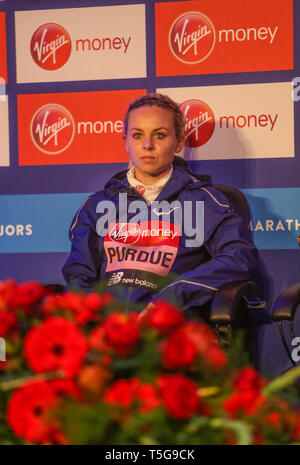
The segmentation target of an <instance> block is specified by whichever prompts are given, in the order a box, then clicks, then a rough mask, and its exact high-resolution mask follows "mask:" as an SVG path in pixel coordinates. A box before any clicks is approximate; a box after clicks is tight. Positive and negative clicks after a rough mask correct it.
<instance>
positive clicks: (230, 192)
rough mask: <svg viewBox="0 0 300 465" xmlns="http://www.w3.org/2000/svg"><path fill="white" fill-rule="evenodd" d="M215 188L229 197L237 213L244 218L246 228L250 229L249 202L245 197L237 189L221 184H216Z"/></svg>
mask: <svg viewBox="0 0 300 465" xmlns="http://www.w3.org/2000/svg"><path fill="white" fill-rule="evenodd" d="M213 187H214V188H215V189H217V190H219V191H220V192H222V194H224V195H225V196H226V197H227V199H228V200H229V203H230V204H231V205H232V207H233V210H234V211H235V213H237V214H238V215H239V216H241V217H242V218H243V220H244V223H245V226H246V228H248V220H249V214H248V202H247V199H246V197H245V195H244V194H243V193H242V192H241V191H239V190H238V189H236V188H235V187H231V186H223V185H221V184H214V185H213Z"/></svg>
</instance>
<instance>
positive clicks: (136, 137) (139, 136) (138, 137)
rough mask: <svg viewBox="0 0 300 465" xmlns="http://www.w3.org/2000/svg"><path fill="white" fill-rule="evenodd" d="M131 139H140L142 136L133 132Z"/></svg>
mask: <svg viewBox="0 0 300 465" xmlns="http://www.w3.org/2000/svg"><path fill="white" fill-rule="evenodd" d="M132 137H133V138H134V139H140V138H141V137H142V134H141V133H140V132H135V133H133V134H132Z"/></svg>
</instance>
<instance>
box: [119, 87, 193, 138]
mask: <svg viewBox="0 0 300 465" xmlns="http://www.w3.org/2000/svg"><path fill="white" fill-rule="evenodd" d="M145 105H147V106H150V107H151V106H157V107H160V108H164V109H165V110H170V111H171V112H172V114H173V119H174V127H175V134H176V138H177V140H178V141H180V140H182V137H183V135H184V123H185V121H184V115H183V113H182V111H181V109H180V107H179V105H178V104H177V103H176V102H174V101H173V100H172V99H170V97H168V96H167V95H163V94H158V93H152V94H147V95H142V96H141V97H139V98H137V99H136V100H134V101H133V102H131V103H130V105H129V107H128V109H127V112H126V114H125V117H124V132H123V138H124V139H125V137H126V136H127V130H128V119H129V114H130V112H131V111H132V110H135V109H136V108H140V107H143V106H145Z"/></svg>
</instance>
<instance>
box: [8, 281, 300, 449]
mask: <svg viewBox="0 0 300 465" xmlns="http://www.w3.org/2000/svg"><path fill="white" fill-rule="evenodd" d="M110 305H112V307H111V306H110ZM116 308H118V307H117V303H116V302H115V301H114V299H113V298H112V297H111V296H110V295H109V294H107V293H103V294H98V293H96V292H92V293H91V294H89V295H85V294H78V293H76V294H75V293H72V292H66V293H63V294H59V295H55V294H50V295H49V292H48V289H44V288H43V287H42V286H40V285H39V284H37V283H35V284H34V283H29V284H28V285H26V283H25V284H24V285H17V284H16V283H13V282H12V281H7V282H6V283H0V335H1V334H2V335H3V336H5V339H6V340H7V342H8V343H9V344H8V346H9V353H8V354H7V355H8V357H7V361H6V362H2V366H1V368H2V373H3V374H4V375H6V374H9V379H5V376H4V378H3V381H0V391H1V395H2V394H3V395H4V397H6V399H7V406H6V419H7V430H6V434H7V436H8V437H9V441H10V442H15V443H24V442H26V443H28V442H30V443H38V444H77V443H84V444H88V443H95V441H96V442H97V443H99V444H109V443H110V441H112V443H115V444H116V443H118V441H120V443H121V444H127V443H129V444H132V443H133V441H136V443H137V444H139V443H143V444H145V441H146V440H148V439H149V440H150V441H151V444H155V443H159V444H174V445H176V444H181V445H182V441H183V439H182V438H187V437H188V442H187V443H188V444H202V443H204V444H209V443H210V441H211V443H213V444H215V443H219V444H229V443H230V444H244V443H245V441H247V442H246V443H247V444H281V443H282V444H285V443H290V442H292V441H299V440H300V413H299V412H298V411H297V410H296V409H295V407H294V406H290V405H289V404H288V402H287V401H285V400H282V399H281V398H280V396H279V395H278V392H279V390H280V385H282V386H286V385H287V384H286V383H287V381H286V379H287V378H286V376H287V375H284V376H283V381H282V383H279V382H278V380H276V382H275V381H274V384H272V382H271V383H268V382H267V381H266V380H264V379H263V378H262V377H261V376H260V374H259V373H258V372H257V371H256V370H255V369H254V368H252V367H250V366H246V367H244V368H243V369H237V368H235V367H233V366H230V363H229V361H228V357H227V355H226V354H225V352H224V351H223V350H222V349H221V348H220V346H219V344H218V341H217V339H216V336H215V334H214V332H213V331H212V329H211V328H209V327H208V326H207V325H205V324H202V323H199V322H196V321H187V320H186V318H185V316H184V314H183V313H182V312H181V311H180V310H179V309H177V308H176V307H174V306H173V305H171V304H168V303H166V302H161V301H159V302H157V303H156V304H155V305H153V306H152V307H151V308H150V310H149V311H148V312H147V313H146V314H145V315H143V318H139V313H137V312H135V311H129V312H126V313H123V312H121V311H120V310H116ZM1 316H2V318H1ZM296 370H297V369H296ZM298 371H299V370H298ZM295 373H296V374H294V375H293V376H294V378H293V379H296V377H298V376H299V373H298V372H295ZM13 374H14V375H15V378H12V375H13ZM289 376H290V375H289ZM278 386H279V387H278ZM11 391H12V392H11ZM4 407H5V402H4V403H3V405H2V406H0V409H1V408H2V409H3V408H4ZM74 423H75V424H76V428H74ZM81 424H82V425H84V431H83V430H82V431H83V432H82V434H81V429H80V428H81V426H80V425H81ZM2 426H3V425H2ZM82 428H83V427H82ZM4 429H5V428H4ZM4 429H3V427H2V429H1V428H0V444H1V441H3V442H4V443H5V438H4V439H2V437H1V434H3V433H2V432H1V431H4ZM240 429H241V432H240V433H239V431H240ZM245 430H247V431H248V435H246V436H245ZM95 431H97V435H98V436H97V437H96V438H95V434H96V433H95ZM9 435H10V436H9ZM245 437H247V440H246V439H245ZM145 438H146V439H145Z"/></svg>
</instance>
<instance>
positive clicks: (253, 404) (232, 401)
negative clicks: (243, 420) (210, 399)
mask: <svg viewBox="0 0 300 465" xmlns="http://www.w3.org/2000/svg"><path fill="white" fill-rule="evenodd" d="M264 401H265V397H264V396H263V395H262V394H260V393H259V392H257V391H250V390H248V391H242V392H237V393H234V394H233V395H232V396H231V397H229V398H228V399H225V400H224V401H223V407H224V409H225V411H226V412H227V413H229V414H230V415H231V416H235V415H237V414H241V415H243V414H244V415H246V416H251V415H254V414H255V413H256V412H257V410H258V409H259V407H260V406H261V405H262V403H263V402H264Z"/></svg>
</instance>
